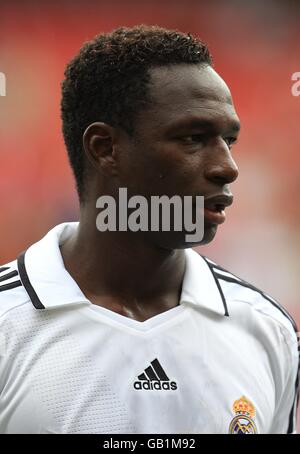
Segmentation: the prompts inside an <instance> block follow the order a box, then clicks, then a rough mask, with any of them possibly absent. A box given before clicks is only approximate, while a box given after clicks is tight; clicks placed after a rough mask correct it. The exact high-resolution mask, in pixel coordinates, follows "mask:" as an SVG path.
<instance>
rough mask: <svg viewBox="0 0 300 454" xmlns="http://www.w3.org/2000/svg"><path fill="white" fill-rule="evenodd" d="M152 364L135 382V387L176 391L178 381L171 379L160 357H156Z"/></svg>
mask: <svg viewBox="0 0 300 454" xmlns="http://www.w3.org/2000/svg"><path fill="white" fill-rule="evenodd" d="M150 364H151V365H150V366H149V367H147V368H146V369H145V370H144V372H143V373H142V374H141V375H139V376H138V380H137V381H135V382H134V385H133V386H134V389H137V390H140V389H145V390H148V391H149V390H164V391H167V390H169V391H175V390H176V389H177V383H176V382H175V381H171V380H170V379H169V377H168V376H167V374H166V373H165V371H164V370H163V368H162V367H161V365H160V363H159V361H158V359H157V358H156V359H154V360H153V361H151V363H150Z"/></svg>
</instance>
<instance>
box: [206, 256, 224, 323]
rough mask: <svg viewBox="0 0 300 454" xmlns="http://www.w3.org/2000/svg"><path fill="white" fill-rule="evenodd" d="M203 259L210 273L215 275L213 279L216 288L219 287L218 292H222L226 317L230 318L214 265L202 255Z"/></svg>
mask: <svg viewBox="0 0 300 454" xmlns="http://www.w3.org/2000/svg"><path fill="white" fill-rule="evenodd" d="M201 257H202V258H203V259H204V260H205V262H206V263H207V265H208V267H209V269H210V271H211V273H212V275H213V277H214V280H215V283H216V286H217V287H218V290H219V292H220V295H221V299H222V302H223V306H224V311H225V313H224V315H226V317H228V316H229V312H228V307H227V303H226V299H225V296H224V293H223V290H222V287H221V285H220V283H219V281H218V279H217V278H216V275H215V273H214V271H213V267H214V265H213V264H212V263H211V262H210V260H208V259H207V258H206V257H204V256H203V255H202V256H201Z"/></svg>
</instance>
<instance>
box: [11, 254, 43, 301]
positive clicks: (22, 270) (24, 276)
mask: <svg viewBox="0 0 300 454" xmlns="http://www.w3.org/2000/svg"><path fill="white" fill-rule="evenodd" d="M25 253H26V251H24V252H22V254H20V255H19V257H18V270H19V275H20V279H21V281H22V284H23V286H24V287H25V290H26V292H27V293H28V295H29V297H30V299H31V301H32V304H33V305H34V307H35V308H36V309H45V306H44V305H43V304H42V302H41V300H40V299H39V297H38V296H37V294H36V292H35V290H34V288H33V287H32V285H31V282H30V280H29V277H28V274H27V271H26V267H25Z"/></svg>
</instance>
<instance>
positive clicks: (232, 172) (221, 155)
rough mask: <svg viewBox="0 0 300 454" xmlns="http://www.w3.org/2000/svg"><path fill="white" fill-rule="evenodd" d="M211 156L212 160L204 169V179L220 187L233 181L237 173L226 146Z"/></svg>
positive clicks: (236, 167)
mask: <svg viewBox="0 0 300 454" xmlns="http://www.w3.org/2000/svg"><path fill="white" fill-rule="evenodd" d="M212 155H213V156H214V158H213V159H212V160H211V161H210V162H209V164H208V165H207V166H206V168H205V177H206V178H207V179H208V180H210V181H211V182H213V183H216V184H218V185H220V186H223V185H225V184H230V183H232V182H233V181H235V180H236V179H237V177H238V174H239V171H238V166H237V165H236V163H235V161H234V159H233V157H232V155H231V153H230V150H229V148H228V146H227V145H226V144H224V147H222V148H218V150H214V153H213V154H212Z"/></svg>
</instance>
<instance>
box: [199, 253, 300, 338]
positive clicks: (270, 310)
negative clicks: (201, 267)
mask: <svg viewBox="0 0 300 454" xmlns="http://www.w3.org/2000/svg"><path fill="white" fill-rule="evenodd" d="M202 258H203V259H204V260H205V261H206V263H207V265H208V266H209V268H210V270H211V272H212V274H213V276H214V278H215V281H216V284H217V285H218V287H219V290H220V292H221V293H222V296H223V298H224V300H225V301H226V304H227V306H228V311H229V313H230V312H231V313H241V312H247V313H249V312H251V313H254V314H255V316H256V317H257V318H258V319H265V320H266V319H268V320H269V322H270V324H271V325H273V327H274V328H278V329H281V331H282V333H283V335H284V336H285V337H287V338H288V339H289V342H290V341H291V339H292V340H293V341H295V340H297V335H298V328H297V325H296V322H295V320H294V319H293V317H292V316H291V314H290V313H289V312H288V311H287V309H286V308H285V307H284V306H283V305H282V304H281V303H279V302H278V301H277V300H276V299H274V298H273V297H272V296H270V295H269V294H268V293H266V292H265V291H264V290H262V289H260V288H258V287H257V286H255V285H254V284H252V283H250V282H248V281H246V280H245V279H243V278H241V277H239V276H237V275H236V274H234V273H232V272H230V271H229V270H227V269H225V268H223V267H222V266H220V265H218V264H217V263H215V262H213V261H212V260H210V259H209V258H207V257H204V256H202Z"/></svg>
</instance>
